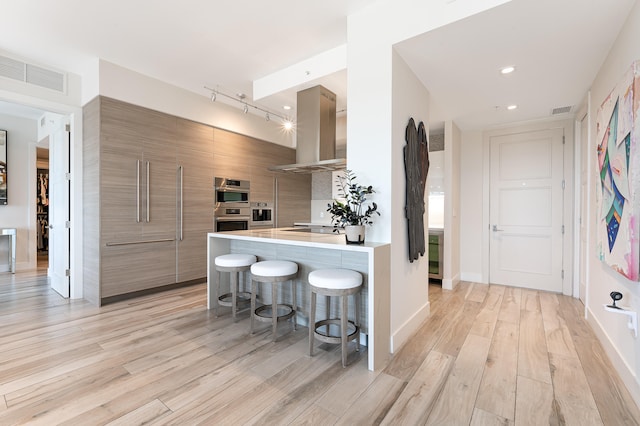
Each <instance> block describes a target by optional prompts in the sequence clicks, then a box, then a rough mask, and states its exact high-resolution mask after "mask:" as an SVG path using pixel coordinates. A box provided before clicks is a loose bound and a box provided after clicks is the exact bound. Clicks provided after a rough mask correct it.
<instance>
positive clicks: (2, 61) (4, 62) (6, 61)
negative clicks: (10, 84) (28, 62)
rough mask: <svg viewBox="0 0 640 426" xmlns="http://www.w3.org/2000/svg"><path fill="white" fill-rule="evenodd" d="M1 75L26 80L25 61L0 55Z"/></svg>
mask: <svg viewBox="0 0 640 426" xmlns="http://www.w3.org/2000/svg"><path fill="white" fill-rule="evenodd" d="M0 75H1V76H3V77H7V78H11V79H13V80H19V81H24V62H20V61H16V60H15V59H11V58H7V57H6V56H0Z"/></svg>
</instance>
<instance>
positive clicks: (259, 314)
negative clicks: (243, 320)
mask: <svg viewBox="0 0 640 426" xmlns="http://www.w3.org/2000/svg"><path fill="white" fill-rule="evenodd" d="M297 275H298V264H297V263H295V262H290V261H287V260H264V261H261V262H256V263H254V264H253V265H251V333H252V334H253V330H254V321H256V320H257V321H261V322H271V330H272V336H273V340H274V341H275V340H276V330H277V325H278V322H280V321H286V320H288V319H289V318H293V320H292V322H293V329H294V330H295V329H296V319H297V318H296V313H297V310H298V308H297V303H296V300H297V295H296V283H295V281H294V278H295V277H296V276H297ZM287 281H290V282H291V299H292V300H291V303H290V304H288V303H284V302H282V303H278V285H279V284H281V283H285V282H287ZM256 283H270V284H271V305H263V306H260V307H256V294H257V288H256Z"/></svg>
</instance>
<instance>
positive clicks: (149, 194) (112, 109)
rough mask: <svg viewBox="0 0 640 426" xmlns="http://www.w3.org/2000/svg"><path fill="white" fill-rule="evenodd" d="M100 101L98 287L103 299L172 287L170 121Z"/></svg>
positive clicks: (173, 190)
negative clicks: (150, 289)
mask: <svg viewBox="0 0 640 426" xmlns="http://www.w3.org/2000/svg"><path fill="white" fill-rule="evenodd" d="M98 102H99V103H100V106H99V109H100V128H99V135H100V136H99V151H100V161H99V165H98V167H97V169H96V170H95V172H96V173H99V176H100V178H99V185H98V188H96V191H97V195H98V197H99V213H98V214H99V223H100V232H99V242H98V244H99V251H100V266H99V267H100V275H99V284H98V285H99V289H100V291H99V294H100V298H101V299H105V298H108V297H111V296H116V295H119V294H124V293H131V292H135V291H140V290H145V289H148V288H152V287H159V286H163V285H168V284H172V283H174V282H175V276H176V261H175V259H176V242H175V241H176V207H175V200H176V179H177V173H176V148H175V145H174V144H173V136H174V135H175V132H176V120H175V118H174V119H171V118H169V117H167V116H166V115H164V114H160V113H157V112H155V111H151V110H147V109H143V108H138V107H135V106H132V105H129V104H126V103H123V102H119V101H115V100H112V99H108V98H100V99H99V100H98ZM85 172H86V171H85Z"/></svg>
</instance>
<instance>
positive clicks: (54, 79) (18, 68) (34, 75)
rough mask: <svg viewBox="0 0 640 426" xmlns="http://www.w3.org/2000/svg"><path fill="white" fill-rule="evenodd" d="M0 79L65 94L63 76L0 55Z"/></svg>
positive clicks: (56, 72) (59, 73) (64, 78)
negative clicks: (4, 78) (3, 78)
mask: <svg viewBox="0 0 640 426" xmlns="http://www.w3.org/2000/svg"><path fill="white" fill-rule="evenodd" d="M0 77H6V78H10V79H12V80H17V81H21V82H23V83H27V84H32V85H34V86H39V87H44V88H46V89H50V90H55V91H56V92H60V93H65V81H66V75H65V74H63V73H61V72H58V71H54V70H51V69H47V68H43V67H40V66H37V65H33V64H28V63H26V62H22V61H18V60H16V59H12V58H8V57H6V56H1V55H0Z"/></svg>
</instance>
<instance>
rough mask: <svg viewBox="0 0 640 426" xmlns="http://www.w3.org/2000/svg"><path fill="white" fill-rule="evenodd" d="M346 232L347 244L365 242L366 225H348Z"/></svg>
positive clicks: (345, 228)
mask: <svg viewBox="0 0 640 426" xmlns="http://www.w3.org/2000/svg"><path fill="white" fill-rule="evenodd" d="M344 234H345V237H346V238H347V244H364V225H347V226H345V227H344Z"/></svg>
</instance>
